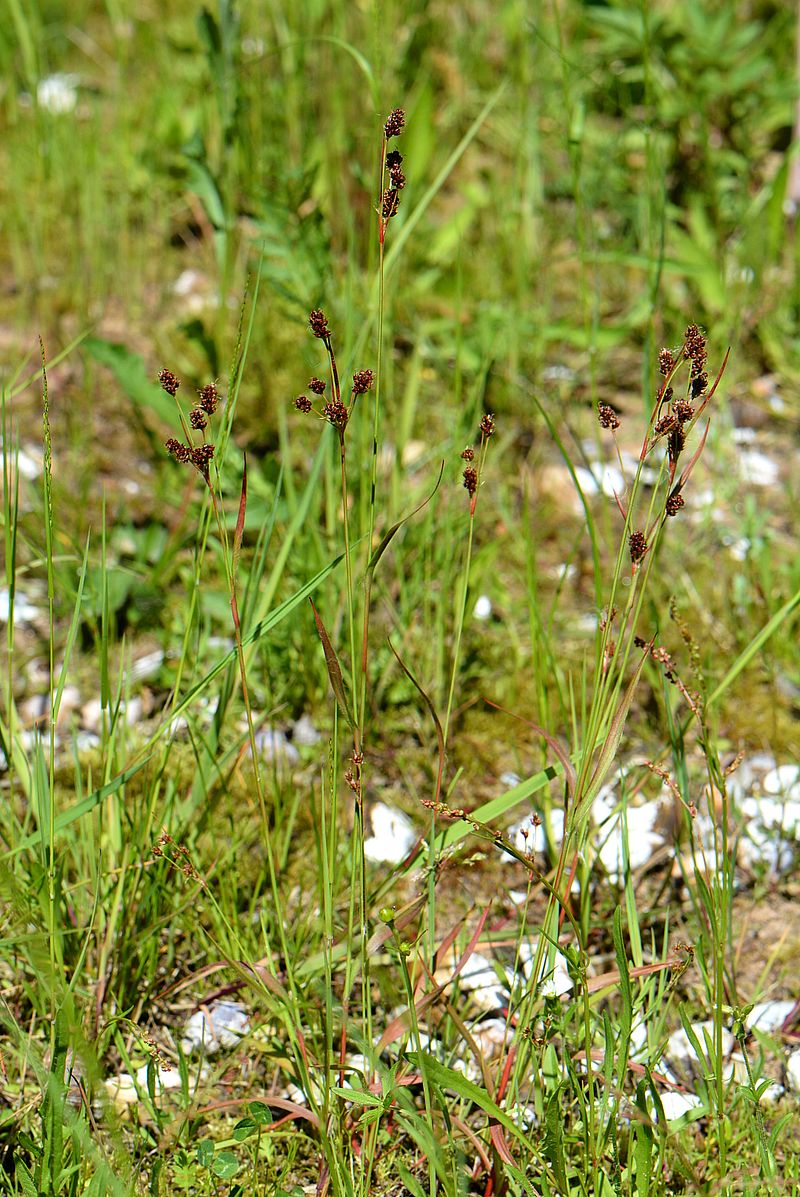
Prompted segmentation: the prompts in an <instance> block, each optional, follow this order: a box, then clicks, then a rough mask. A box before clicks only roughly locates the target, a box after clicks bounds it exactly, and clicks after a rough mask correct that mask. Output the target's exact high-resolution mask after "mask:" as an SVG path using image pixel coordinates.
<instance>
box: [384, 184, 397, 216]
mask: <svg viewBox="0 0 800 1197" xmlns="http://www.w3.org/2000/svg"><path fill="white" fill-rule="evenodd" d="M399 206H400V192H399V191H397V190H395V188H394V187H387V188H386V190H385V191H384V193H383V199H382V200H381V216H382V217H383V219H384V220H391V218H392V217H393V216H394V215H395V214H396V212H397V209H398V208H399Z"/></svg>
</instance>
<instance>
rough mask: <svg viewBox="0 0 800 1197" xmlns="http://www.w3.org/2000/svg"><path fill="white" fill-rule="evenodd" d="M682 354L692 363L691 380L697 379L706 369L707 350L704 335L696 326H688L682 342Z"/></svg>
mask: <svg viewBox="0 0 800 1197" xmlns="http://www.w3.org/2000/svg"><path fill="white" fill-rule="evenodd" d="M683 352H684V355H685V356H686V357H688V358H689V360H690V361H691V363H692V378H697V377H699V375H701V374H702V373H703V371H704V370H705V368H706V361H707V359H708V350H707V344H706V337H705V334H704V333H702V332H701V331H700V329H699V328H698V327H697V325H696V324H690V325H689V327H688V328H687V329H686V333H685V336H684V341H683Z"/></svg>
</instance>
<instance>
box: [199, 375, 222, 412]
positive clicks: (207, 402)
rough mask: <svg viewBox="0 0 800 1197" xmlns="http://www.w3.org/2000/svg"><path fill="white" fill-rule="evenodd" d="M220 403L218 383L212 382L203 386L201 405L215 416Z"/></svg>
mask: <svg viewBox="0 0 800 1197" xmlns="http://www.w3.org/2000/svg"><path fill="white" fill-rule="evenodd" d="M218 403H219V393H218V391H217V385H216V383H214V382H210V383H208V385H207V386H204V387H203V389H202V391H200V406H201V407H202V409H203V411H205V412H208V414H209V415H210V416H213V414H214V412H215V411H216V410H217V404H218Z"/></svg>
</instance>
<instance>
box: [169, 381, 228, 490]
mask: <svg viewBox="0 0 800 1197" xmlns="http://www.w3.org/2000/svg"><path fill="white" fill-rule="evenodd" d="M158 381H159V382H160V383H161V386H162V389H163V390H165V391H166V393H167V394H168V395H171V396H172V398H173V399H175V401H176V402H177V396H178V388H179V387H180V385H181V383H180V379H179V378H178V377H177V376H176V375H175V374H173V373H172V371H171V370H160V371H159V374H158ZM218 406H219V394H218V392H217V387H216V384H215V383H213V382H210V383H209V384H208V385H207V386H204V387H203V388H202V390H200V391H198V400H197V403H196V404H195V406H194V407H193V408H192V410H191V411H190V412H189V421H188V425H189V426H188V427H187V422H186V420H185V419H184V416H183V412H182V411H181V409H180V406H179V407H178V414H179V416H180V420H181V424H182V425H183V429H184V433H185V435H186V440H185V441H179V440H177V439H176V438H175V437H174V436H171V437H170V438H169V439H168V440H167V441H166V442H165V448H166V450H167V452H168V453H169V455H170V456H171V457H174V458H175V460H176V461H179V462H180V463H181V464H182V465H193V466H194V468H195V469H196V470H197V471H198V473H199V474H201V475H202V477H203V480H204V481H205V483H206V485H207V486H210V485H211V482H210V480H209V469H210V466H211V462H212V460H213V457H214V446H213V444H212V443H211V442H210V441H207V440H206V429H207V428H208V419H209V416H213V415H214V413H215V411H216V410H217V407H218ZM192 432H195V433H198V432H199V433H200V436H201V437H202V441H201V443H200V444H196V443H194V438H193V436H192Z"/></svg>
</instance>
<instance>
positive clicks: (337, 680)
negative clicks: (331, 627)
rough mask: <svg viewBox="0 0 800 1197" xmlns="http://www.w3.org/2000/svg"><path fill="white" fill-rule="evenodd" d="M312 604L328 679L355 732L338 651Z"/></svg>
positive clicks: (310, 600) (342, 710)
mask: <svg viewBox="0 0 800 1197" xmlns="http://www.w3.org/2000/svg"><path fill="white" fill-rule="evenodd" d="M308 601H309V602H310V603H311V610H312V611H313V612H314V619H315V621H316V624H317V632H318V633H319V638H320V640H321V641H322V651H323V652H324V654H325V665H326V668H327V670H328V677H329V678H330V682H331V689H332V690H333V693H334V696H335V698H336V701H337V702H338V704H339V707H340V709H341V712H342V714H343V715H344V717H345V719H346V720H347V722H348V723H349V725H350V728H351V730H353V731H355V723H354V721H353V716H352V715H351V714H350V707H349V706H348V704H347V694H346V693H345V688H344V678H343V677H342V667H341V665H340V664H339V658H338V657H337V656H336V650H335V648H334V647H333V645H332V644H331V639H330V636H329V635H328V633H327V630H326V628H325V625H324V623H323V622H322V619H321V618H320V615H319V612H318V611H317V608H316V607H315V606H314V600H313V599H309V600H308Z"/></svg>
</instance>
